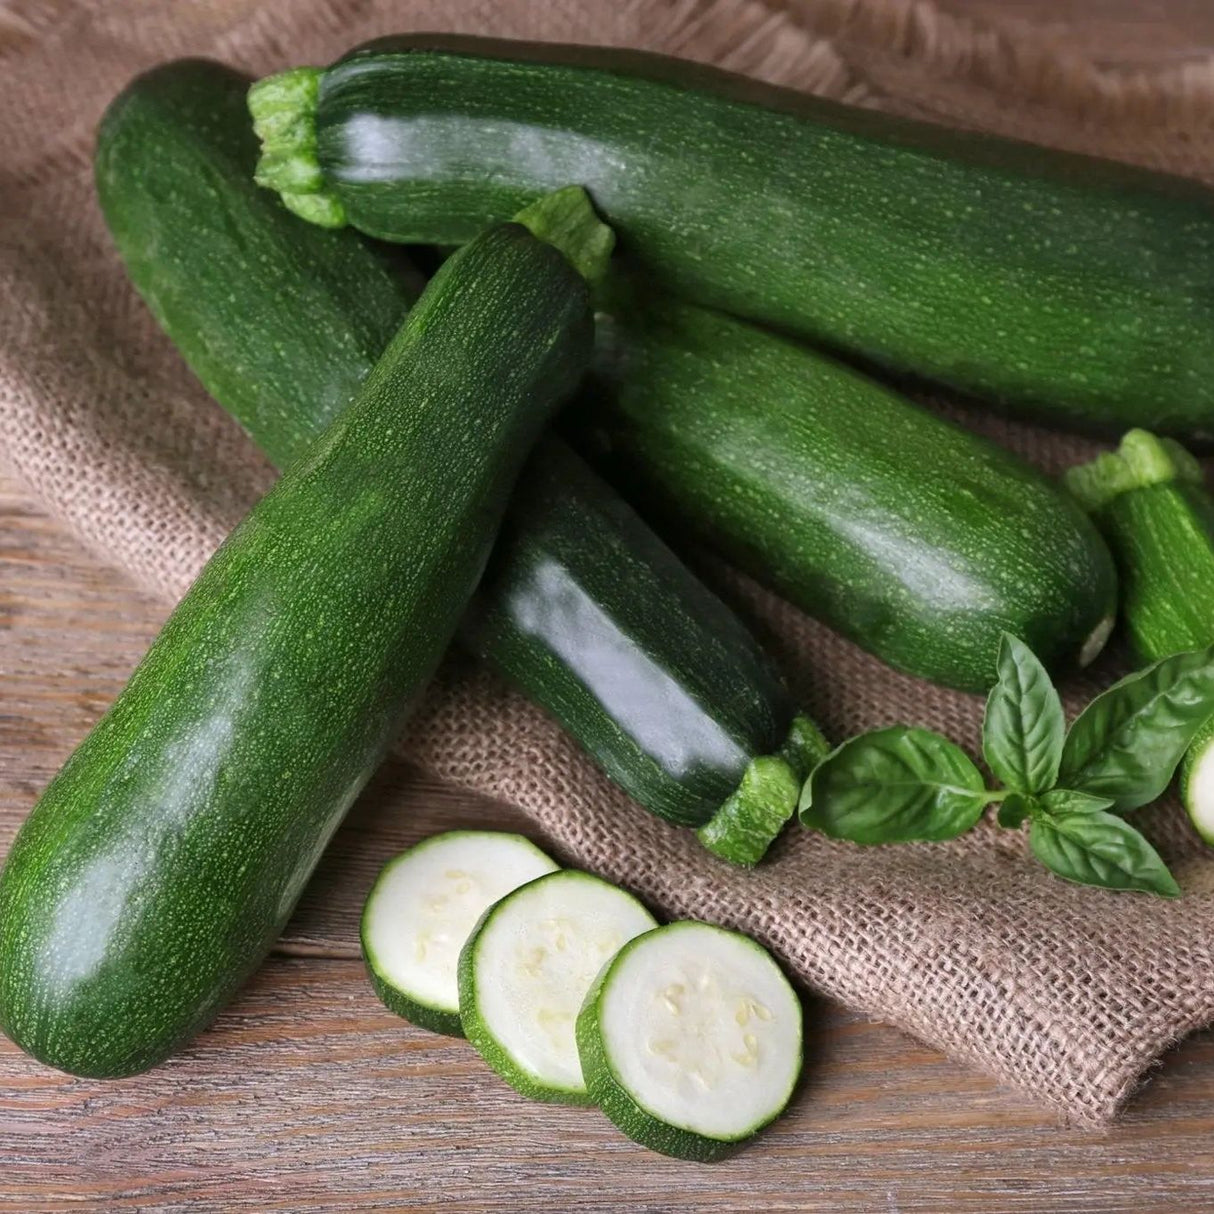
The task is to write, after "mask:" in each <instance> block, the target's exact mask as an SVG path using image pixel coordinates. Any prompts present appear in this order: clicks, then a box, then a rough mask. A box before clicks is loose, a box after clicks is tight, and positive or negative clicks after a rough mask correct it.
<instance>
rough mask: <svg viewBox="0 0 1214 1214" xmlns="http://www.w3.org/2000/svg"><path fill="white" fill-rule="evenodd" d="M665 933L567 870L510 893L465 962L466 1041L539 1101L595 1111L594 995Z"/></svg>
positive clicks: (634, 905)
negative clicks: (582, 1014)
mask: <svg viewBox="0 0 1214 1214" xmlns="http://www.w3.org/2000/svg"><path fill="white" fill-rule="evenodd" d="M654 926H655V920H654V918H653V916H652V915H651V914H650V913H649V912H648V911H647V910H646V909H645V908H644V907H643V906H642V905H641V904H640V902H638V901H637V900H636V899H635V898H634V897H633V896H632V895H631V894H629V893H625V891H624V890H622V889H617V888H616V887H615V886H614V885H610V884H608V883H607V882H606V881H603V880H601V879H600V878H598V877H593V876H591V875H590V874H589V873H583V872H575V871H572V870H564V871H561V872H556V873H552V874H550V875H549V876H546V877H541V878H539V879H538V880H536V881H532V882H531V883H530V884H528V885H524V886H522V887H521V888H520V889H516V890H515V891H514V892H513V893H511V894H508V895H507V896H506V897H504V898H503V899H502V900H501V901H500V902H498V903H497V904H496V905H495V906H493V907H491V908H490V909H489V910H488V911H487V912H486V913H485V915H484V917H483V918H482V919H481V921H480V923H479V924H477V927H476V930H475V931H474V932H473V933H472V935H471V937H470V938H469V940H468V942H467V944H465V946H464V950H463V952H462V953H461V954H460V960H459V1007H460V1016H461V1018H462V1021H463V1026H464V1035H465V1036H466V1037H467V1038H468V1040H469V1041H471V1042H472V1044H473V1045H474V1046H476V1048H477V1049H478V1050H479V1051H480V1053H481V1056H482V1057H483V1058H484V1059H485V1061H486V1062H487V1063H488V1064H489V1065H490V1066H491V1067H492V1068H493V1069H494V1070H495V1071H496V1072H497V1073H498V1074H499V1075H500V1076H501V1077H502V1078H503V1079H505V1080H506V1082H507V1083H509V1084H510V1086H511V1087H513V1088H514V1089H515V1090H516V1091H518V1092H521V1093H522V1094H523V1095H524V1096H527V1097H529V1098H530V1099H532V1100H544V1101H554V1102H558V1103H565V1104H589V1103H590V1098H589V1096H588V1095H587V1093H586V1084H585V1082H584V1080H583V1078H582V1067H581V1063H580V1062H579V1060H578V1051H577V1042H576V1039H575V1037H574V1026H575V1022H576V1020H577V1014H578V1010H579V1008H580V1007H581V1006H582V1001H583V999H584V998H585V995H586V992H587V990H589V988H590V986H591V984H592V983H593V982H594V980H595V978H596V976H597V975H598V974H599V972H600V971H601V970H602V968H603V966H604V965H605V964H606V963H607V962H608V961H609V960H610V959H611V958H612V957H613V956H615V954H616V953H617V952H618V951H619V949H620V947H621V946H622V945H623V944H625V943H627V942H628V941H629V940H631V939H632V938H633V937H634V936H639V935H640V934H641V933H642V932H647V931H649V930H650V929H651V928H653V927H654Z"/></svg>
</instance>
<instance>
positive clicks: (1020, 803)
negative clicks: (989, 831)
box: [999, 792, 1037, 830]
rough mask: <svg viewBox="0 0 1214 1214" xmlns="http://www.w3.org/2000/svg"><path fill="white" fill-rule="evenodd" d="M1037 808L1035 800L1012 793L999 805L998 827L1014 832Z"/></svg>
mask: <svg viewBox="0 0 1214 1214" xmlns="http://www.w3.org/2000/svg"><path fill="white" fill-rule="evenodd" d="M1036 808H1037V798H1036V797H1030V796H1029V795H1028V794H1027V793H1022V792H1014V793H1011V794H1010V795H1009V796H1006V797H1004V798H1003V800H1002V801H1001V802H1000V803H999V825H1000V826H1006V827H1007V828H1008V830H1015V829H1016V828H1017V827H1018V826H1019V825H1020V823H1021V822H1023V821H1024V820H1025V818H1027V817H1028V816H1029V814H1031V813H1032V812H1033V811H1034V810H1035V809H1036Z"/></svg>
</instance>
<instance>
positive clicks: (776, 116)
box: [250, 36, 1214, 440]
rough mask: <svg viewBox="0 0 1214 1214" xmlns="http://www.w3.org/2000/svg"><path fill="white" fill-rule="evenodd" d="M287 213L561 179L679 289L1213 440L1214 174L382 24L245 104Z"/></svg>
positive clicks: (727, 81)
mask: <svg viewBox="0 0 1214 1214" xmlns="http://www.w3.org/2000/svg"><path fill="white" fill-rule="evenodd" d="M250 103H251V107H252V109H253V112H254V115H255V117H256V119H257V123H258V127H259V129H260V131H261V133H262V135H263V137H264V143H265V149H266V154H265V156H264V158H263V161H262V165H261V169H260V172H259V176H260V180H261V181H262V182H263V183H265V184H267V185H270V186H272V187H274V188H276V189H279V190H281V191H282V193H283V196H284V198H285V199H286V201H287V202H288V205H291V206H292V207H294V208H295V209H296V210H298V211H299V212H300V214H302V215H304V216H305V217H306V218H311V219H313V220H315V221H317V222H321V223H326V224H331V225H338V224H341V223H343V222H348V223H351V224H353V225H354V226H355V227H358V228H360V229H362V230H363V231H365V232H368V233H370V234H371V235H373V236H379V237H383V238H386V239H389V240H398V241H434V242H439V243H442V242H451V241H460V240H464V239H466V238H467V237H468V236H470V235H471V234H472V233H473V232H475V231H476V230H477V229H478V228H479V227H480V226H481V225H482V224H484V223H485V222H486V221H488V220H490V219H501V218H505V217H507V216H510V215H512V214H514V213H515V211H517V210H518V208H519V207H520V206H522V205H523V204H525V203H527V202H529V201H530V200H531V199H534V198H535V197H537V196H538V195H540V194H543V193H544V192H546V191H548V190H551V189H553V188H555V187H557V186H560V185H563V184H564V183H566V182H570V181H572V182H577V183H578V184H580V185H583V186H585V187H586V188H587V189H588V190H589V191H590V193H591V195H592V197H593V199H594V201H595V203H596V205H597V206H598V207H599V208H600V209H601V211H602V212H603V213H604V214H605V215H606V217H607V218H608V220H609V221H610V222H611V224H612V225H613V227H615V228H616V229H617V231H618V232H619V235H620V240H621V246H622V247H623V248H624V249H626V250H628V251H629V252H630V253H632V254H635V255H636V256H637V257H638V258H640V259H641V260H642V261H643V262H644V263H645V265H646V267H647V270H648V271H649V273H650V274H651V275H652V276H654V278H655V279H656V280H659V281H661V282H662V283H663V284H664V285H665V286H666V287H667V288H668V289H669V290H671V291H672V292H674V293H675V294H677V295H681V296H682V297H684V298H686V299H688V300H690V301H692V302H696V303H702V304H709V305H712V306H714V307H718V308H722V309H724V310H726V311H730V312H733V313H735V314H737V315H739V316H744V317H748V318H751V319H754V320H758V321H762V322H768V323H771V324H774V325H776V326H778V327H781V328H783V329H786V330H788V331H791V332H794V333H797V334H800V335H803V336H806V337H809V338H812V339H814V340H816V341H818V342H820V343H824V344H826V345H828V346H830V347H832V348H835V349H839V350H846V351H850V352H853V353H856V354H860V355H863V356H864V357H865V358H867V359H869V360H871V361H873V362H874V363H877V364H879V365H883V366H885V367H888V368H892V369H895V370H898V371H902V372H913V373H916V374H918V375H920V376H924V377H927V378H930V379H933V380H936V381H938V382H940V383H944V384H948V385H951V386H952V387H954V388H958V389H962V390H964V391H965V392H967V393H972V394H976V395H979V396H982V397H987V398H989V399H991V400H994V401H997V402H1002V403H1003V404H1005V405H1006V406H1009V407H1017V408H1020V409H1022V410H1027V411H1030V412H1033V413H1036V414H1038V415H1040V416H1041V417H1043V418H1045V419H1047V420H1051V421H1054V422H1057V423H1059V424H1073V425H1075V426H1078V427H1082V428H1097V429H1102V430H1116V431H1120V430H1123V429H1125V428H1126V427H1128V426H1131V425H1144V426H1149V427H1151V428H1153V429H1155V430H1158V431H1162V432H1168V433H1173V434H1177V435H1181V436H1187V437H1189V438H1191V439H1204V440H1209V439H1211V438H1214V194H1211V192H1210V190H1208V189H1207V188H1205V187H1204V186H1201V185H1199V184H1197V183H1194V182H1190V181H1184V180H1181V179H1177V178H1171V177H1167V176H1163V175H1160V174H1157V173H1152V172H1149V171H1146V170H1142V169H1134V168H1130V167H1128V166H1124V165H1116V164H1112V163H1106V162H1102V161H1099V160H1094V159H1091V158H1087V157H1083V156H1076V155H1070V154H1065V153H1061V152H1056V151H1049V150H1046V149H1043V148H1037V147H1031V146H1028V145H1023V144H1016V143H1012V142H1009V141H1005V140H1000V139H995V138H991V137H981V136H977V135H973V134H964V133H960V132H955V131H948V130H944V129H942V128H937V127H933V126H928V125H924V124H920V123H914V122H910V121H906V120H903V119H895V118H892V117H889V116H887V115H882V114H876V113H873V112H871V111H865V110H858V109H849V108H847V107H845V106H841V105H838V104H835V103H832V102H827V101H823V100H820V99H816V98H812V97H808V96H805V95H802V94H798V93H794V92H791V91H788V90H782V89H775V88H772V87H770V86H765V85H762V84H758V83H756V82H753V81H747V80H743V79H740V78H737V77H733V76H730V75H727V74H725V73H722V72H718V71H714V70H712V69H709V68H705V67H701V66H697V65H692V64H687V63H681V62H679V61H677V60H671V59H665V58H661V57H657V56H652V55H644V54H639V53H637V52H632V51H618V50H607V49H591V48H584V47H562V46H551V45H528V44H526V43H518V42H491V41H485V40H477V39H465V38H455V37H448V36H441V37H434V36H421V37H414V36H409V37H402V38H393V39H386V40H383V41H381V42H378V43H373V44H371V45H369V46H368V47H366V48H364V49H361V50H358V51H356V52H354V53H353V54H351V55H349V56H348V57H347V58H345V59H343V60H341V61H339V62H338V63H336V64H335V65H333V66H332V67H329V68H326V69H324V70H319V71H318V70H313V69H299V70H297V71H295V72H289V73H285V74H284V75H282V76H280V77H273V78H270V79H268V80H266V81H264V82H262V83H261V84H259V85H258V86H257V88H256V89H255V90H254V93H253V94H252V96H251V98H250Z"/></svg>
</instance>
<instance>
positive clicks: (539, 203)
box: [514, 185, 615, 287]
mask: <svg viewBox="0 0 1214 1214" xmlns="http://www.w3.org/2000/svg"><path fill="white" fill-rule="evenodd" d="M514 222H515V223H520V224H522V225H523V227H525V228H526V229H527V230H528V231H529V232H530V233H531V234H532V235H533V236H534V237H536V239H537V240H542V241H544V242H545V243H546V244H550V245H552V247H553V248H555V249H558V250H560V252H562V253H563V254H564V255H565V257H566V258H567V259H568V261H569V263H570V265H572V266H573V268H574V269H575V270H577V272H578V273H579V274H580V275H581V276H582V277H583V278H584V279H585V280H586V281H587V282H588V283H589V284H590V285H591V286H592V287H594V286H598V285H599V283H601V282H602V281H603V279H604V278H606V276H607V265H608V262H610V260H611V251H612V250H613V249H614V248H615V233H614V232H613V231H612V230H611V229H610V228H609V227H608V226H607V225H606V224H605V223H604V222H603V221H602V220H601V219H600V218H599V217H598V213H597V212H596V211H595V209H594V204H593V203H592V202H591V201H590V195H589V194H587V193H586V191H585V190H584V189H582V187H581V186H580V185H569V186H565V187H564V188H563V189H560V190H555V191H553V192H552V193H551V194H545V195H544V197H543V198H539V199H537V200H536V201H535V202H533V203H531V204H530V205H529V206H525V207H524V208H523V209H522V210H521V211H519V213H518V214H517V215H515V217H514Z"/></svg>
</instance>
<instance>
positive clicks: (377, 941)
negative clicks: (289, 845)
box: [365, 831, 558, 1012]
mask: <svg viewBox="0 0 1214 1214" xmlns="http://www.w3.org/2000/svg"><path fill="white" fill-rule="evenodd" d="M557 868H558V866H557V864H556V863H555V862H554V861H553V860H551V859H550V858H549V857H548V856H546V855H544V853H543V852H542V851H540V849H539V848H538V847H536V846H535V845H534V844H533V843H531V842H529V841H528V840H527V839H524V838H523V837H522V836H521V835H514V834H508V833H505V832H500V833H499V832H494V831H450V832H448V833H447V834H442V835H436V836H435V837H434V838H432V839H428V840H426V841H425V842H424V843H421V844H419V845H418V846H417V847H415V848H413V849H412V850H410V851H407V852H405V853H404V854H403V855H402V856H401V857H400V858H399V859H397V860H395V861H393V862H392V864H391V866H390V867H389V868H388V870H387V871H386V872H385V873H384V874H383V876H382V877H381V878H380V879H379V881H378V882H377V883H376V886H375V889H374V891H373V893H372V902H371V904H370V905H369V906H368V908H367V920H366V923H367V927H366V932H365V935H366V944H367V951H368V953H369V954H370V956H371V957H372V960H373V964H374V965H375V968H376V970H377V972H378V973H379V974H380V976H381V977H382V978H383V979H384V980H385V981H388V982H390V983H391V984H392V985H393V986H395V987H396V988H397V989H398V990H400V991H402V992H403V993H404V994H406V995H408V996H409V997H410V998H412V999H415V1000H417V1001H418V1002H419V1003H424V1004H426V1005H427V1006H429V1007H434V1008H438V1009H439V1010H441V1011H450V1012H458V1011H459V986H458V983H457V979H456V967H457V963H458V961H459V953H460V949H461V948H463V946H464V941H465V940H467V939H468V937H469V936H470V935H471V934H472V929H473V928H474V927H475V926H476V922H477V920H478V919H479V918H480V917H481V915H482V914H484V912H485V911H486V910H487V909H488V908H489V907H490V906H492V905H493V904H494V903H495V902H496V901H497V900H498V899H499V898H502V897H504V896H505V895H506V894H508V893H509V892H510V891H511V890H512V889H517V888H518V886H520V885H525V884H526V883H527V882H528V881H534V880H535V878H536V877H542V876H544V874H545V873H551V872H556V871H557Z"/></svg>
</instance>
